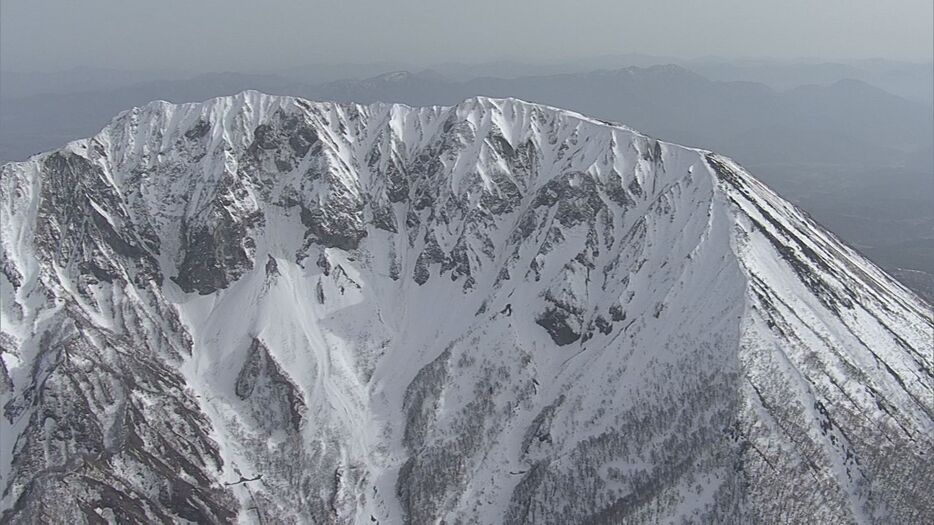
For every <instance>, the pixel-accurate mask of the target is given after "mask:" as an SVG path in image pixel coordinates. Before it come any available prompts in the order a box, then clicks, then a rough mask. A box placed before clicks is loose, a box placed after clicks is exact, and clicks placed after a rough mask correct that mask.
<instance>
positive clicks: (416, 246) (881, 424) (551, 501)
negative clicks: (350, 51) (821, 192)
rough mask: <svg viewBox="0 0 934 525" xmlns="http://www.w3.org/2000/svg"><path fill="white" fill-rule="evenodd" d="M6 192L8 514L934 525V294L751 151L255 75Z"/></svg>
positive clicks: (137, 125)
mask: <svg viewBox="0 0 934 525" xmlns="http://www.w3.org/2000/svg"><path fill="white" fill-rule="evenodd" d="M0 197H2V203H0V220H2V270H3V271H2V277H0V298H2V304H3V307H2V319H0V320H2V338H0V345H2V346H0V350H2V360H0V365H2V366H0V402H2V407H3V414H2V416H3V417H2V427H0V432H2V443H0V481H2V483H0V490H2V491H3V492H2V500H0V501H2V505H0V508H2V509H4V510H3V514H2V521H4V522H28V521H30V520H33V519H36V518H40V519H42V518H44V519H50V520H53V521H60V522H76V523H77V522H93V523H96V522H101V521H177V520H180V519H185V520H190V521H196V522H204V523H210V522H231V521H237V520H241V521H245V522H257V523H271V522H314V523H354V522H356V523H372V522H377V521H378V522H381V523H399V522H404V521H408V522H411V523H430V522H438V521H439V520H443V521H445V522H458V523H459V522H463V523H476V522H479V523H498V522H506V523H580V522H589V523H619V522H636V523H638V522H646V521H651V522H656V521H664V522H682V521H689V522H711V521H717V522H742V523H755V522H774V521H788V522H802V521H809V520H816V521H819V522H823V523H836V522H856V523H870V522H898V523H921V522H930V521H931V520H932V518H934V497H932V496H931V490H930V488H931V486H932V485H934V459H932V457H931V450H932V445H934V441H932V437H931V436H932V430H934V424H932V418H934V399H932V396H934V375H932V368H934V357H932V337H934V326H932V321H931V308H930V307H929V306H928V305H926V304H924V303H923V302H921V301H920V300H919V299H918V298H917V297H916V296H914V295H913V294H912V293H910V292H908V291H907V290H905V289H904V288H903V287H902V286H900V285H899V284H897V283H896V282H895V281H893V280H892V279H891V278H889V277H888V276H886V275H885V274H883V273H882V272H880V271H879V270H878V269H877V268H876V267H874V266H873V265H871V264H870V263H868V262H867V261H866V260H865V259H863V258H862V257H861V256H859V255H858V254H857V253H855V252H854V251H853V250H851V249H849V248H847V247H846V246H844V245H842V244H841V243H840V242H839V241H837V240H836V239H835V238H834V237H833V236H832V235H830V234H828V233H827V232H826V231H824V230H823V229H821V228H820V227H819V226H818V225H816V224H815V223H813V222H812V221H811V220H809V219H808V217H806V216H805V215H804V214H802V213H801V212H800V211H799V210H797V209H795V208H794V207H792V206H790V205H789V204H787V203H786V202H784V201H782V200H781V199H780V198H779V197H777V196H776V195H775V194H774V193H772V192H771V191H770V190H768V189H767V188H766V187H764V186H763V185H761V184H760V183H759V182H757V181H756V180H755V179H754V178H752V177H751V176H750V175H749V174H747V173H746V172H745V171H744V170H743V169H742V168H740V167H739V166H737V165H736V164H734V163H733V162H732V161H730V160H729V159H727V158H724V157H721V156H718V155H715V154H712V153H709V152H705V151H700V150H694V149H690V148H684V147H681V146H676V145H672V144H668V143H664V142H659V141H657V140H654V139H651V138H649V137H646V136H643V135H641V134H639V133H637V132H634V131H632V130H630V129H628V128H625V127H623V126H619V125H615V124H610V123H605V122H599V121H595V120H591V119H588V118H585V117H582V116H580V115H577V114H574V113H570V112H565V111H561V110H557V109H554V108H549V107H543V106H537V105H532V104H527V103H524V102H521V101H517V100H493V99H486V98H475V99H470V100H467V101H465V102H463V103H462V104H459V105H457V106H455V107H429V108H410V107H406V106H400V105H381V104H375V105H370V106H359V105H350V104H333V103H315V102H309V101H305V100H301V99H295V98H289V97H270V96H266V95H262V94H259V93H256V92H246V93H243V94H240V95H237V96H234V97H228V98H220V99H214V100H210V101H207V102H205V103H201V104H186V105H178V106H176V105H170V104H167V103H161V102H155V103H152V104H149V105H147V106H145V107H142V108H136V109H133V110H130V111H128V112H125V113H123V114H121V115H119V116H118V117H117V118H116V119H115V120H114V121H113V122H112V123H111V124H110V125H109V126H108V127H107V128H105V129H104V130H103V131H102V132H101V133H100V134H99V135H97V136H96V137H94V138H91V139H88V140H82V141H78V142H74V143H72V144H69V145H68V146H67V147H65V148H64V149H62V150H60V151H56V152H52V153H48V154H44V155H40V156H37V157H34V158H32V159H31V160H29V161H27V162H23V163H14V164H7V165H5V166H3V169H2V176H0Z"/></svg>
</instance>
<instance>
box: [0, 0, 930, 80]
mask: <svg viewBox="0 0 934 525" xmlns="http://www.w3.org/2000/svg"><path fill="white" fill-rule="evenodd" d="M932 35H934V2H932V0H679V1H674V0H637V1H628V0H571V1H568V0H537V1H531V0H522V1H509V0H367V1H363V0H328V1H317V0H304V1H299V0H262V1H260V0H227V1H223V0H152V1H142V0H139V1H137V0H2V5H0V67H2V68H3V69H7V70H52V69H64V68H70V67H73V66H104V67H117V68H133V69H149V68H182V69H200V70H251V69H254V70H255V69H263V68H270V69H272V68H278V67H284V66H291V65H302V64H311V63H322V62H331V63H334V62H354V63H368V62H383V61H403V62H410V63H415V64H430V63H433V62H443V61H471V62H476V61H486V60H493V59H499V58H517V59H523V60H530V61H544V60H551V59H562V58H570V57H575V56H595V55H606V54H621V53H645V54H653V55H667V56H676V57H681V58H690V57H697V56H703V55H719V56H723V57H728V58H733V57H772V58H794V57H818V58H825V59H845V58H868V57H883V58H891V59H905V60H930V59H931V57H932V54H934V50H932V48H934V40H932V38H934V36H932Z"/></svg>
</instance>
